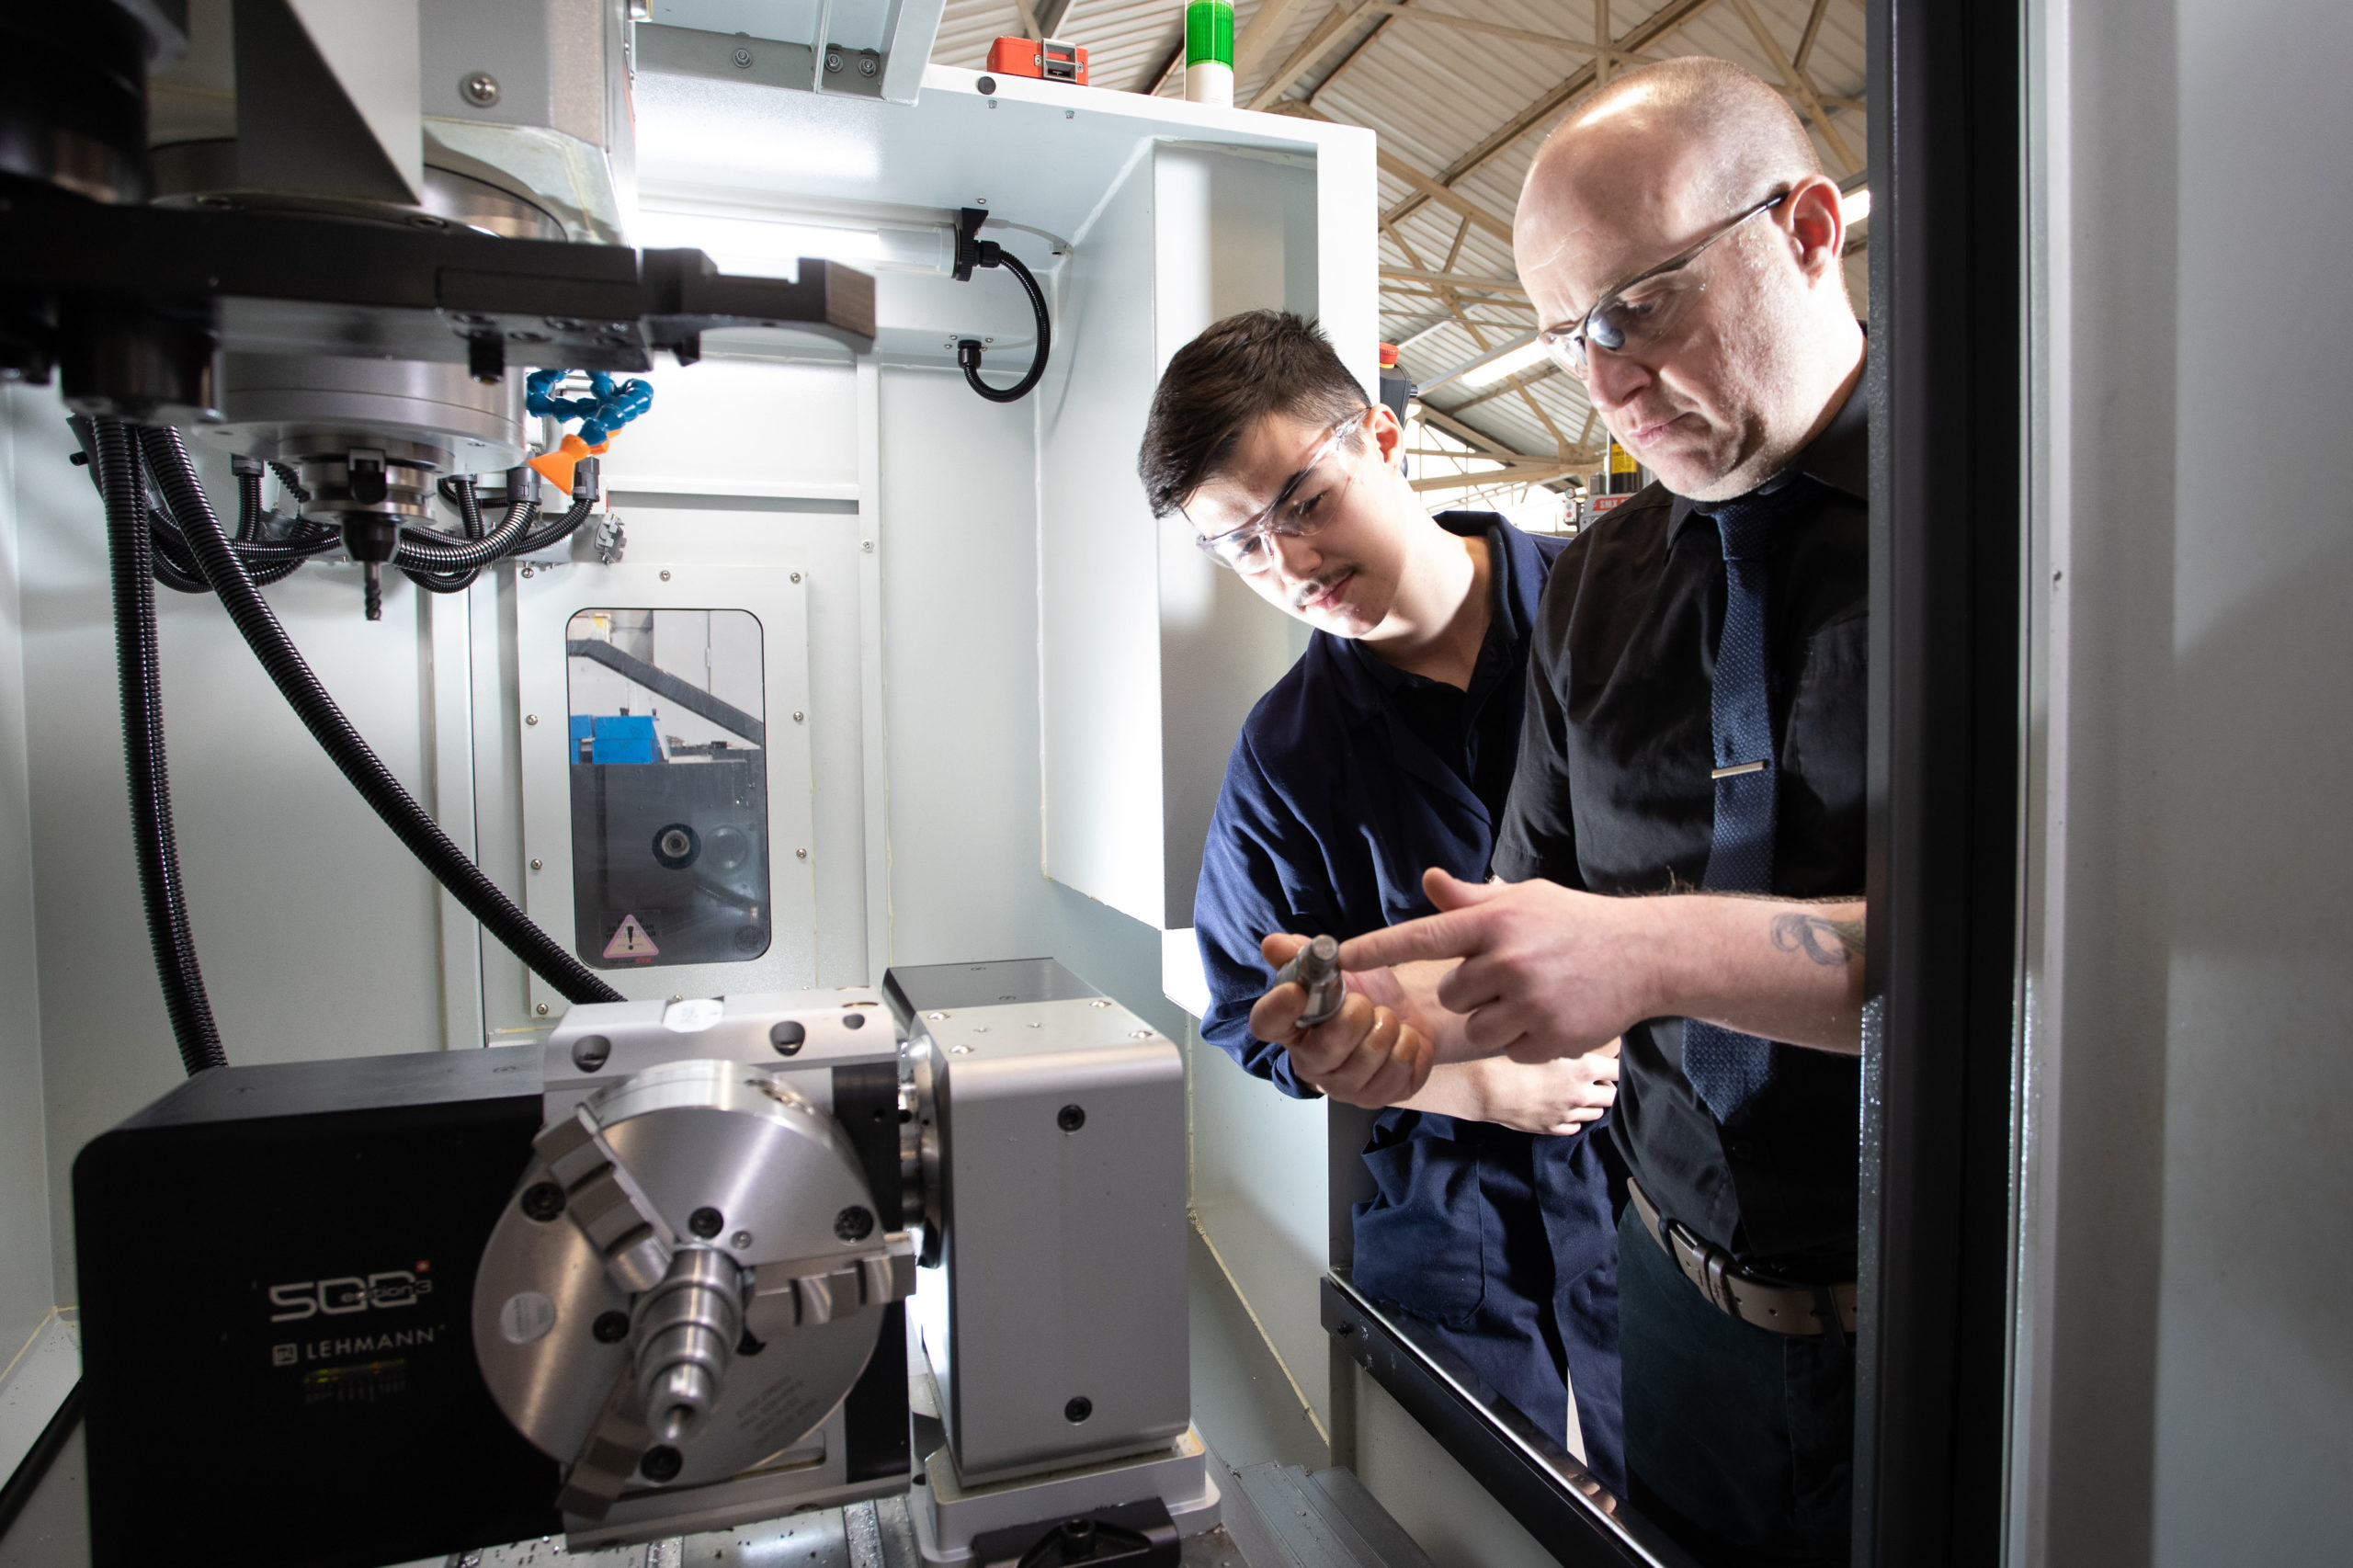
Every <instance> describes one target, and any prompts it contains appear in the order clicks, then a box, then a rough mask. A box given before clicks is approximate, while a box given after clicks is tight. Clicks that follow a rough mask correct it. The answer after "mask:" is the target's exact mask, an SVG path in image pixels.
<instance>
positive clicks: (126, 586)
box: [93, 422, 229, 1078]
mask: <svg viewBox="0 0 2353 1568" xmlns="http://www.w3.org/2000/svg"><path fill="white" fill-rule="evenodd" d="M96 436H97V451H96V453H95V454H94V455H95V456H96V458H97V461H96V463H95V464H94V465H93V466H94V467H95V468H96V469H97V481H98V489H99V491H100V493H101V494H104V495H105V496H106V501H107V564H108V572H109V575H110V576H111V577H112V579H113V586H114V645H115V669H116V673H117V675H118V676H119V679H120V683H121V688H122V750H123V761H124V764H125V769H126V771H127V772H128V774H129V776H130V780H131V845H132V848H133V849H134V851H135V852H136V854H137V857H138V861H139V896H140V902H141V903H142V904H143V905H144V906H145V909H146V914H147V941H148V945H149V946H150V947H152V948H153V949H154V953H155V973H156V975H157V977H158V978H159V979H160V980H161V981H162V983H163V990H164V1011H165V1015H166V1016H167V1017H169V1018H170V1019H171V1022H172V1039H173V1040H174V1041H175V1042H176V1043H177V1045H178V1046H179V1052H180V1065H181V1066H183V1067H185V1068H186V1069H187V1070H188V1076H189V1077H191V1078H192V1077H194V1076H196V1074H199V1073H201V1072H203V1071H204V1070H205V1069H206V1068H208V1067H226V1066H227V1065H228V1064H229V1058H228V1056H227V1055H226V1053H224V1052H223V1051H222V1049H221V1030H220V1028H218V1026H216V1025H215V1024H214V1022H213V1019H212V1004H211V1002H210V999H208V998H207V997H206V995H205V992H204V974H203V971H201V970H200V969H199V967H198V964H197V960H196V938H195V937H193V936H192V935H191V934H190V933H189V930H188V888H187V886H186V884H185V883H184V882H183V881H182V880H181V876H180V852H179V843H178V840H177V839H176V836H175V835H174V834H173V831H172V787H171V778H170V776H169V774H168V772H167V771H166V770H165V765H164V691H163V680H162V676H163V671H162V660H161V657H160V654H159V652H158V649H157V645H156V639H155V577H154V562H153V560H152V559H151V555H150V552H151V551H152V550H153V544H154V541H153V537H152V535H151V534H150V533H149V531H148V528H149V524H148V517H147V505H146V499H147V498H146V495H145V481H144V479H143V477H142V473H141V467H140V461H139V452H138V449H137V448H136V446H134V445H133V444H132V441H131V433H130V431H128V430H127V429H125V428H124V427H123V426H119V425H115V424H112V423H110V422H109V423H107V424H102V425H100V426H98V428H97V431H96Z"/></svg>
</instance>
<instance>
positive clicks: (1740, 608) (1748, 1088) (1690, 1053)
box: [1683, 480, 1803, 1124]
mask: <svg viewBox="0 0 2353 1568" xmlns="http://www.w3.org/2000/svg"><path fill="white" fill-rule="evenodd" d="M1798 483H1803V481H1802V480H1800V481H1798V482H1796V483H1793V484H1791V485H1790V486H1787V487H1785V488H1784V489H1783V490H1781V491H1780V492H1779V493H1778V494H1773V495H1769V496H1767V495H1757V494H1748V495H1743V496H1740V497H1737V498H1736V499H1733V500H1731V501H1726V502H1724V503H1723V504H1722V506H1718V507H1717V508H1716V512H1715V519H1716V528H1717V531H1718V532H1719V533H1720V534H1721V535H1722V539H1723V547H1724V629H1723V635H1722V639H1721V640H1719V641H1718V642H1717V643H1716V677H1715V691H1714V694H1713V696H1712V697H1711V699H1710V702H1709V712H1710V717H1711V721H1712V723H1713V728H1714V731H1715V767H1714V770H1713V772H1712V774H1711V777H1712V778H1713V779H1714V781H1715V794H1716V831H1715V840H1714V843H1713V846H1711V848H1710V850H1709V852H1708V874H1707V878H1706V881H1703V882H1702V883H1701V884H1700V885H1701V886H1702V888H1703V889H1704V890H1705V891H1707V892H1771V891H1772V888H1773V819H1774V797H1775V793H1776V787H1777V785H1778V783H1779V778H1778V775H1779V771H1780V758H1779V756H1778V755H1777V753H1776V750H1775V747H1774V744H1773V712H1772V709H1771V707H1770V705H1769V703H1768V699H1767V695H1766V666H1765V558H1766V556H1767V554H1768V552H1769V551H1770V549H1771V544H1772V522H1773V517H1774V516H1775V514H1777V513H1779V511H1780V510H1781V502H1782V501H1783V500H1784V499H1785V498H1786V497H1787V496H1788V495H1789V494H1790V491H1792V490H1794V489H1795V488H1796V485H1797V484H1798ZM1779 1049H1780V1048H1779V1047H1778V1046H1776V1045H1774V1044H1773V1042H1772V1041H1770V1040H1760V1039H1758V1038H1757V1037H1756V1036H1755V1035H1751V1034H1742V1033H1739V1032H1738V1031H1737V1030H1733V1029H1727V1028H1719V1027H1718V1026H1716V1025H1714V1024H1710V1023H1702V1022H1701V1021H1699V1019H1697V1018H1688V1019H1686V1020H1685V1021H1684V1025H1683V1074H1684V1076H1685V1077H1687V1078H1688V1079H1690V1081H1691V1086H1692V1088H1694V1089H1696V1090H1697V1091H1699V1098H1700V1099H1701V1100H1703V1101H1705V1102H1706V1104H1707V1107H1708V1108H1709V1109H1710V1110H1711V1111H1713V1112H1714V1113H1715V1117H1716V1120H1717V1121H1718V1122H1719V1123H1722V1124H1729V1123H1730V1122H1731V1121H1732V1120H1733V1119H1734V1118H1735V1117H1737V1116H1738V1115H1739V1114H1740V1111H1741V1109H1742V1108H1744V1107H1745V1106H1746V1105H1747V1104H1748V1102H1749V1101H1750V1100H1751V1099H1753V1098H1755V1097H1756V1093H1757V1091H1759V1090H1760V1089H1762V1088H1764V1087H1765V1085H1768V1084H1769V1083H1771V1082H1772V1079H1773V1069H1774V1056H1775V1052H1776V1051H1779Z"/></svg>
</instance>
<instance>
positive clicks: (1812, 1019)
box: [1340, 869, 1864, 1062]
mask: <svg viewBox="0 0 2353 1568" xmlns="http://www.w3.org/2000/svg"><path fill="white" fill-rule="evenodd" d="M1422 889H1423V891H1424V892H1426V893H1427V894H1428V896H1429V901H1430V902H1431V903H1434V904H1436V905H1437V906H1438V914H1436V915H1430V916H1428V917H1427V918H1425V919H1421V920H1408V921H1406V922H1404V924H1402V925H1397V926H1390V927H1389V928H1388V929H1387V930H1385V931H1374V932H1371V933H1370V934H1368V935H1366V936H1362V937H1351V938H1350V939H1349V940H1347V941H1346V942H1343V943H1341V944H1340V967H1341V968H1342V969H1343V970H1347V971H1381V972H1382V973H1391V971H1392V966H1394V965H1399V964H1404V965H1405V966H1406V967H1405V969H1404V971H1403V972H1404V974H1405V975H1406V976H1407V986H1406V988H1407V989H1412V988H1413V985H1414V981H1413V978H1412V977H1414V976H1415V975H1416V974H1420V973H1424V972H1427V971H1424V970H1423V969H1421V968H1420V963H1421V962H1424V961H1428V960H1449V959H1461V960H1462V961H1461V963H1460V964H1457V965H1456V966H1455V967H1454V969H1453V970H1452V971H1450V972H1449V973H1447V974H1446V975H1445V977H1444V978H1443V979H1441V980H1439V981H1438V983H1437V985H1436V986H1435V987H1434V988H1433V989H1432V990H1431V992H1430V1003H1429V1006H1430V1008H1431V1011H1430V1013H1429V1015H1428V1016H1429V1017H1431V1018H1432V1019H1433V1020H1434V1024H1433V1027H1432V1028H1425V1030H1424V1032H1425V1033H1426V1034H1429V1035H1431V1037H1432V1038H1433V1039H1434V1040H1436V1042H1437V1048H1438V1057H1439V1059H1440V1060H1441V1061H1449V1062H1450V1061H1457V1060H1463V1059H1468V1058H1472V1057H1478V1056H1497V1055H1507V1056H1510V1057H1511V1058H1513V1059H1514V1060H1516V1061H1520V1062H1542V1061H1549V1060H1551V1059H1552V1058H1554V1057H1562V1056H1577V1055H1582V1054H1584V1053H1585V1052H1586V1051H1594V1050H1597V1049H1598V1048H1599V1047H1600V1046H1602V1045H1604V1044H1605V1043H1607V1042H1608V1041H1609V1040H1614V1039H1616V1038H1617V1037H1618V1036H1620V1035H1621V1034H1623V1033H1624V1032H1625V1031H1626V1029H1627V1028H1629V1027H1630V1026H1631V1025H1633V1024H1635V1023H1638V1022H1640V1021H1641V1020H1643V1019H1644V1018H1656V1017H1691V1018H1701V1019H1704V1020H1706V1021H1707V1022H1709V1023H1711V1024H1717V1025H1721V1026H1722V1027H1723V1028H1730V1029H1738V1030H1740V1031H1742V1032H1743V1033H1745V1034H1753V1035H1758V1036H1761V1037H1763V1038H1764V1039H1766V1040H1781V1041H1784V1042H1786V1043H1788V1044H1790V1045H1802V1046H1806V1047H1810V1048H1811V1049H1813V1050H1816V1051H1836V1052H1838V1053H1840V1054H1843V1055H1847V1056H1852V1055H1855V1054H1857V1053H1858V1052H1859V1051H1860V1050H1861V1049H1862V1039H1861V1032H1862V1029H1861V1026H1862V1001H1863V920H1864V909H1863V904H1862V903H1861V901H1859V900H1855V901H1851V902H1847V903H1789V902H1784V901H1781V900H1778V899H1770V898H1746V897H1742V896H1738V895H1723V894H1712V895H1711V894H1707V893H1692V894H1684V895H1678V896H1674V897H1661V898H1605V897H1600V896H1597V895H1596V894H1593V893H1585V892H1572V891H1571V890H1569V889H1567V888H1564V887H1562V886H1560V885H1558V884H1557V883H1553V882H1547V881H1525V882H1489V883H1485V884H1480V883H1474V882H1464V881H1456V880H1455V879H1454V878H1452V877H1450V876H1449V875H1447V874H1446V873H1445V872H1444V871H1441V870H1438V869H1431V870H1429V871H1427V872H1426V873H1424V875H1423V877H1422ZM1349 979H1350V981H1351V983H1353V982H1354V981H1355V980H1356V979H1357V975H1356V974H1355V973H1353V972H1352V973H1351V974H1350V975H1349ZM1391 983H1392V984H1393V983H1395V980H1394V976H1393V974H1392V981H1391ZM1464 1015H1467V1016H1464ZM1458 1017H1460V1018H1461V1022H1460V1028H1457V1027H1456V1024H1455V1020H1456V1019H1457V1018H1458Z"/></svg>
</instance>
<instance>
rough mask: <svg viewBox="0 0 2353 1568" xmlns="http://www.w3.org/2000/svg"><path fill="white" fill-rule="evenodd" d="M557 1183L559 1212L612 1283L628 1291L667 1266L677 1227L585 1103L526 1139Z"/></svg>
mask: <svg viewBox="0 0 2353 1568" xmlns="http://www.w3.org/2000/svg"><path fill="white" fill-rule="evenodd" d="M531 1146H532V1147H533V1148H534V1149H536V1150H537V1151H538V1152H539V1155H540V1159H542V1160H544V1161H546V1162H547V1166H548V1171H549V1173H550V1174H551V1176H554V1177H555V1179H556V1182H557V1184H558V1185H560V1186H561V1187H563V1196H564V1212H565V1213H567V1214H569V1215H571V1216H572V1222H573V1223H574V1224H575V1225H577V1226H579V1227H580V1233H581V1234H582V1235H584V1236H586V1237H587V1238H588V1244H589V1245H591V1246H593V1247H595V1248H596V1249H597V1256H599V1257H601V1258H602V1259H604V1262H605V1272H606V1273H607V1274H608V1275H609V1276H610V1277H611V1278H612V1281H613V1283H614V1284H616V1285H619V1286H620V1288H621V1289H622V1290H627V1291H628V1292H630V1293H631V1295H635V1294H637V1293H638V1292H639V1291H641V1290H652V1289H653V1288H654V1285H655V1284H656V1283H658V1282H659V1281H660V1280H661V1278H662V1277H663V1276H664V1275H665V1274H667V1273H668V1272H669V1270H670V1255H671V1254H672V1253H674V1252H676V1250H677V1245H678V1236H677V1233H676V1232H675V1231H673V1230H671V1229H670V1225H669V1222H668V1221H665V1220H664V1219H663V1218H662V1215H661V1212H660V1210H656V1209H655V1208H654V1202H653V1200H652V1199H649V1198H647V1197H646V1196H645V1189H644V1188H642V1187H639V1186H638V1185H637V1178H636V1177H634V1176H631V1175H630V1174H629V1168H628V1167H627V1166H626V1165H622V1164H621V1162H620V1155H618V1154H616V1153H613V1146H612V1145H611V1144H609V1143H608V1142H605V1135H604V1132H603V1131H602V1130H601V1129H599V1128H598V1127H597V1122H596V1119H595V1118H594V1117H592V1116H591V1115H589V1112H588V1108H587V1107H586V1106H585V1105H583V1106H581V1107H579V1108H577V1109H575V1110H574V1112H573V1113H572V1115H571V1116H569V1117H567V1118H565V1119H563V1120H562V1121H558V1122H556V1123H555V1124H554V1125H552V1126H551V1127H549V1128H547V1129H546V1130H545V1131H542V1132H540V1135H539V1136H538V1137H537V1138H535V1139H533V1140H532V1141H531Z"/></svg>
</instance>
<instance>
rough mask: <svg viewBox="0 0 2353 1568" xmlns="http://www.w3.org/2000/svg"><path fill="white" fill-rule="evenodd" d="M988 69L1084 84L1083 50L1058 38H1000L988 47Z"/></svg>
mask: <svg viewBox="0 0 2353 1568" xmlns="http://www.w3.org/2000/svg"><path fill="white" fill-rule="evenodd" d="M989 69H990V70H992V71H994V72H995V73H996V74H998V75H1000V76H1040V77H1043V78H1044V79H1045V80H1047V81H1049V82H1074V83H1076V84H1077V85H1080V86H1082V87H1084V86H1085V85H1086V47H1085V46H1084V45H1082V44H1075V43H1064V42H1063V40H1060V39H1058V38H1050V39H1044V40H1039V39H1029V38H1001V39H999V40H996V41H995V43H993V44H991V45H989Z"/></svg>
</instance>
